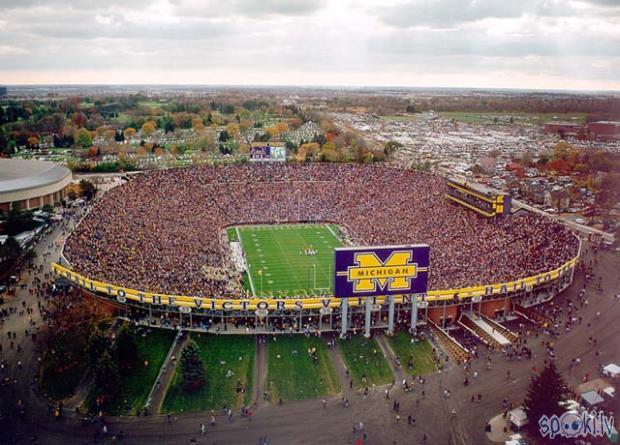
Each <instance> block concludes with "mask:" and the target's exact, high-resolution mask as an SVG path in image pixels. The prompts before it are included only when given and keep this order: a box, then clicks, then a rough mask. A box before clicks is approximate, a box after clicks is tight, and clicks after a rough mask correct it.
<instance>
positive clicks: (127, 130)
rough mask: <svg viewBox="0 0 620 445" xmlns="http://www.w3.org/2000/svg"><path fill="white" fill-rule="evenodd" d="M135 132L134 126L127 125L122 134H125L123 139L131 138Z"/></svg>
mask: <svg viewBox="0 0 620 445" xmlns="http://www.w3.org/2000/svg"><path fill="white" fill-rule="evenodd" d="M135 134H136V129H135V128H131V127H127V128H125V130H124V131H123V135H124V136H125V140H127V141H129V140H131V138H133V137H134V135H135Z"/></svg>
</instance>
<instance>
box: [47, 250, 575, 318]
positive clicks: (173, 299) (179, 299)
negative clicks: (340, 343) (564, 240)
mask: <svg viewBox="0 0 620 445" xmlns="http://www.w3.org/2000/svg"><path fill="white" fill-rule="evenodd" d="M578 258H579V257H578V256H576V257H575V258H573V259H571V260H569V261H567V262H566V263H564V264H563V265H562V266H560V267H558V268H557V269H554V270H551V271H548V272H544V273H540V274H538V275H534V276H531V277H527V278H523V279H520V280H516V281H510V282H507V283H499V284H493V285H486V286H473V287H465V288H461V289H449V290H431V291H429V292H428V293H427V294H426V297H425V300H426V301H452V300H453V299H454V296H455V294H458V299H459V301H461V302H462V301H464V300H466V299H469V298H472V297H477V296H483V297H484V296H491V295H498V294H507V293H511V292H517V291H520V290H531V289H533V288H534V287H536V286H539V285H544V284H549V283H550V282H553V281H555V280H557V279H558V278H560V277H562V276H565V275H566V274H571V273H572V271H573V269H574V268H575V266H576V264H577V261H578ZM52 270H53V272H54V273H55V274H56V275H58V276H61V277H64V278H66V279H67V280H68V281H70V282H72V283H74V284H75V285H77V286H78V287H81V288H83V289H86V290H88V291H91V292H102V293H104V294H107V295H109V296H110V297H113V298H116V299H117V300H120V301H126V300H131V301H135V302H139V303H147V304H157V305H169V306H180V307H190V308H195V309H207V310H254V309H268V310H284V309H294V310H295V309H296V310H299V309H320V308H327V307H332V308H337V307H339V306H340V300H341V299H340V298H336V297H333V296H331V297H330V296H326V297H286V298H249V299H248V298H245V299H244V298H240V299H220V298H203V297H189V296H184V295H166V294H160V293H154V292H141V291H137V290H134V289H129V288H126V287H120V286H115V285H113V284H108V283H103V282H101V281H95V280H91V279H89V278H86V277H83V276H82V275H79V274H77V273H75V272H73V271H71V270H69V269H67V268H66V267H63V266H61V265H60V264H57V263H52ZM373 298H374V303H375V304H382V303H384V302H387V301H388V299H387V297H373ZM365 301H366V299H365V298H364V297H358V298H356V297H355V296H352V297H351V298H349V299H348V302H349V306H361V305H363V304H365ZM394 302H395V303H409V302H411V296H410V295H396V296H394Z"/></svg>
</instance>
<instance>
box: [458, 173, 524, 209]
mask: <svg viewBox="0 0 620 445" xmlns="http://www.w3.org/2000/svg"><path fill="white" fill-rule="evenodd" d="M446 197H447V198H448V199H450V200H452V201H454V202H456V203H458V204H461V205H463V206H465V207H467V208H469V209H471V210H474V211H475V212H478V213H480V214H481V215H483V216H486V217H487V218H495V217H498V216H506V215H509V214H510V211H511V208H512V198H511V196H510V195H509V194H508V193H505V192H502V191H500V190H496V189H493V188H491V187H487V186H485V185H482V184H478V183H477V182H473V181H466V180H464V179H460V178H449V179H448V192H447V193H446Z"/></svg>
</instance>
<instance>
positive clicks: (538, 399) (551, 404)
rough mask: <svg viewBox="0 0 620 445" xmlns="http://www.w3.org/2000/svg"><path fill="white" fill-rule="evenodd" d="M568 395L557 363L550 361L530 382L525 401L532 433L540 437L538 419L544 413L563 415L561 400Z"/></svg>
mask: <svg viewBox="0 0 620 445" xmlns="http://www.w3.org/2000/svg"><path fill="white" fill-rule="evenodd" d="M566 396H567V389H566V384H565V383H564V381H563V380H562V376H561V375H560V374H559V373H558V370H557V368H556V367H555V364H554V363H553V362H549V364H548V365H547V366H545V369H543V371H542V372H541V373H540V374H539V375H537V376H536V377H534V379H533V380H532V382H531V383H530V386H529V388H528V390H527V394H526V396H525V400H524V403H523V405H524V409H525V412H526V413H527V418H528V420H529V423H528V428H529V429H530V432H531V434H533V435H535V436H537V437H539V438H540V431H539V430H538V420H539V419H540V418H541V417H542V416H543V415H546V416H547V417H549V416H552V415H554V414H555V415H558V416H559V415H561V414H562V413H563V411H564V410H563V408H562V406H561V405H560V402H563V401H564V400H565V399H566ZM551 442H552V441H551Z"/></svg>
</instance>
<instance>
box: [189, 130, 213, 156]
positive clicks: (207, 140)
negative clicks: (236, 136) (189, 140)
mask: <svg viewBox="0 0 620 445" xmlns="http://www.w3.org/2000/svg"><path fill="white" fill-rule="evenodd" d="M194 146H195V147H196V148H197V149H198V150H200V151H215V150H216V149H217V142H216V140H215V133H214V132H212V131H207V132H205V133H204V134H202V135H201V136H199V137H198V138H197V139H196V142H195V143H194Z"/></svg>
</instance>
